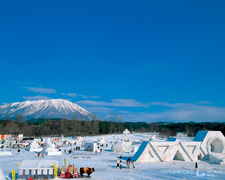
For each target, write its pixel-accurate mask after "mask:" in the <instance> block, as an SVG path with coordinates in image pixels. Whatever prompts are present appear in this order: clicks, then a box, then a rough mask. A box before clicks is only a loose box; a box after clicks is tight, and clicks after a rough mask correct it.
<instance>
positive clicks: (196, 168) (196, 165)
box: [195, 162, 198, 171]
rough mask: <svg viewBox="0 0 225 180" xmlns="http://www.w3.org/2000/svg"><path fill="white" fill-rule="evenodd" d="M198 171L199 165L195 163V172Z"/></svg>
mask: <svg viewBox="0 0 225 180" xmlns="http://www.w3.org/2000/svg"><path fill="white" fill-rule="evenodd" d="M197 170H198V163H197V162H195V171H197Z"/></svg>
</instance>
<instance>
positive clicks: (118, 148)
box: [111, 141, 125, 152]
mask: <svg viewBox="0 0 225 180" xmlns="http://www.w3.org/2000/svg"><path fill="white" fill-rule="evenodd" d="M124 150H125V144H124V142H123V141H117V142H115V144H113V145H112V147H111V151H113V152H124Z"/></svg>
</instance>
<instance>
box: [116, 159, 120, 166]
mask: <svg viewBox="0 0 225 180" xmlns="http://www.w3.org/2000/svg"><path fill="white" fill-rule="evenodd" d="M116 167H120V160H119V159H117V164H116Z"/></svg>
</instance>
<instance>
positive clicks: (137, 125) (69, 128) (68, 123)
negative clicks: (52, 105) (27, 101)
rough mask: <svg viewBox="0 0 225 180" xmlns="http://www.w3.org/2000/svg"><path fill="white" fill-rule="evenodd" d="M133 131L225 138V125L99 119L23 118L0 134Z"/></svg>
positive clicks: (1, 126) (3, 125) (5, 124)
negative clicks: (212, 134) (214, 134)
mask: <svg viewBox="0 0 225 180" xmlns="http://www.w3.org/2000/svg"><path fill="white" fill-rule="evenodd" d="M126 128H127V129H129V130H130V131H131V132H159V133H161V134H162V135H164V136H166V137H169V136H175V135H176V132H185V133H186V134H187V135H188V136H195V134H196V133H197V132H198V131H200V130H217V131H222V133H223V134H224V135H225V123H209V122H205V123H195V122H190V123H164V122H159V123H146V122H121V121H120V122H118V121H99V120H92V121H87V120H85V121H84V120H66V119H38V120H26V119H24V118H23V117H22V116H18V117H16V119H15V120H9V119H5V120H1V121H0V134H15V135H17V134H24V135H25V136H36V137H40V136H61V135H62V134H63V135H64V136H91V135H101V134H114V133H122V132H123V130H124V129H126Z"/></svg>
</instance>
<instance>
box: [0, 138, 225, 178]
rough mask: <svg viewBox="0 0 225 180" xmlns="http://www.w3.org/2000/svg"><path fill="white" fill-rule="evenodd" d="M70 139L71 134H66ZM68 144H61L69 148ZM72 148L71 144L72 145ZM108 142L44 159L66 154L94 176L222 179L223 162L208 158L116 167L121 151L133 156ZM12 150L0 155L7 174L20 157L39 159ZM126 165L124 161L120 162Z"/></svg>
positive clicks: (61, 157) (224, 172) (60, 159)
mask: <svg viewBox="0 0 225 180" xmlns="http://www.w3.org/2000/svg"><path fill="white" fill-rule="evenodd" d="M99 137H100V136H92V137H91V136H89V137H83V138H84V139H85V141H94V140H97V139H98V138H99ZM103 137H104V139H105V140H106V141H107V143H108V144H110V143H111V142H114V141H116V140H120V139H122V137H123V135H122V134H117V135H104V136H103ZM149 137H150V135H149V134H133V135H131V138H132V139H133V140H139V139H143V140H145V139H149ZM68 139H71V138H68ZM70 148H71V147H62V148H61V149H62V152H64V149H66V151H67V152H68V150H69V149H70ZM72 148H74V146H72ZM110 149H111V146H110V145H109V146H108V147H107V148H105V149H104V151H103V152H102V153H101V152H99V153H98V154H97V155H96V154H95V153H93V152H88V151H83V150H82V149H81V150H77V151H73V152H72V154H68V153H63V154H62V155H58V156H45V157H44V158H43V159H46V160H47V159H49V160H57V161H58V162H59V164H61V165H63V163H64V158H66V162H67V165H68V164H74V165H75V167H78V169H79V168H80V167H94V168H95V172H93V173H92V174H91V178H83V179H93V180H123V179H124V180H125V179H128V180H138V179H142V180H145V179H146V180H148V179H151V180H154V179H155V180H158V179H168V180H170V179H225V165H218V164H210V163H208V162H203V161H199V162H198V167H199V168H198V169H199V170H198V171H197V172H196V171H195V170H194V165H195V162H183V161H173V162H159V163H148V164H138V163H136V164H135V168H134V169H133V168H132V167H131V169H126V168H123V169H121V170H120V169H118V168H116V167H115V166H116V160H117V157H118V156H120V155H123V156H133V154H128V153H119V152H118V153H115V152H111V150H110ZM8 150H12V151H13V155H12V156H0V168H1V169H2V170H3V172H4V175H5V176H6V177H7V176H8V174H9V173H10V172H11V170H13V169H14V170H16V172H18V164H19V163H21V162H22V161H23V160H40V158H38V157H37V153H35V152H29V151H26V150H25V149H21V152H20V153H18V152H17V150H16V149H8ZM123 166H124V167H125V166H126V164H125V161H124V162H123Z"/></svg>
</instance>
